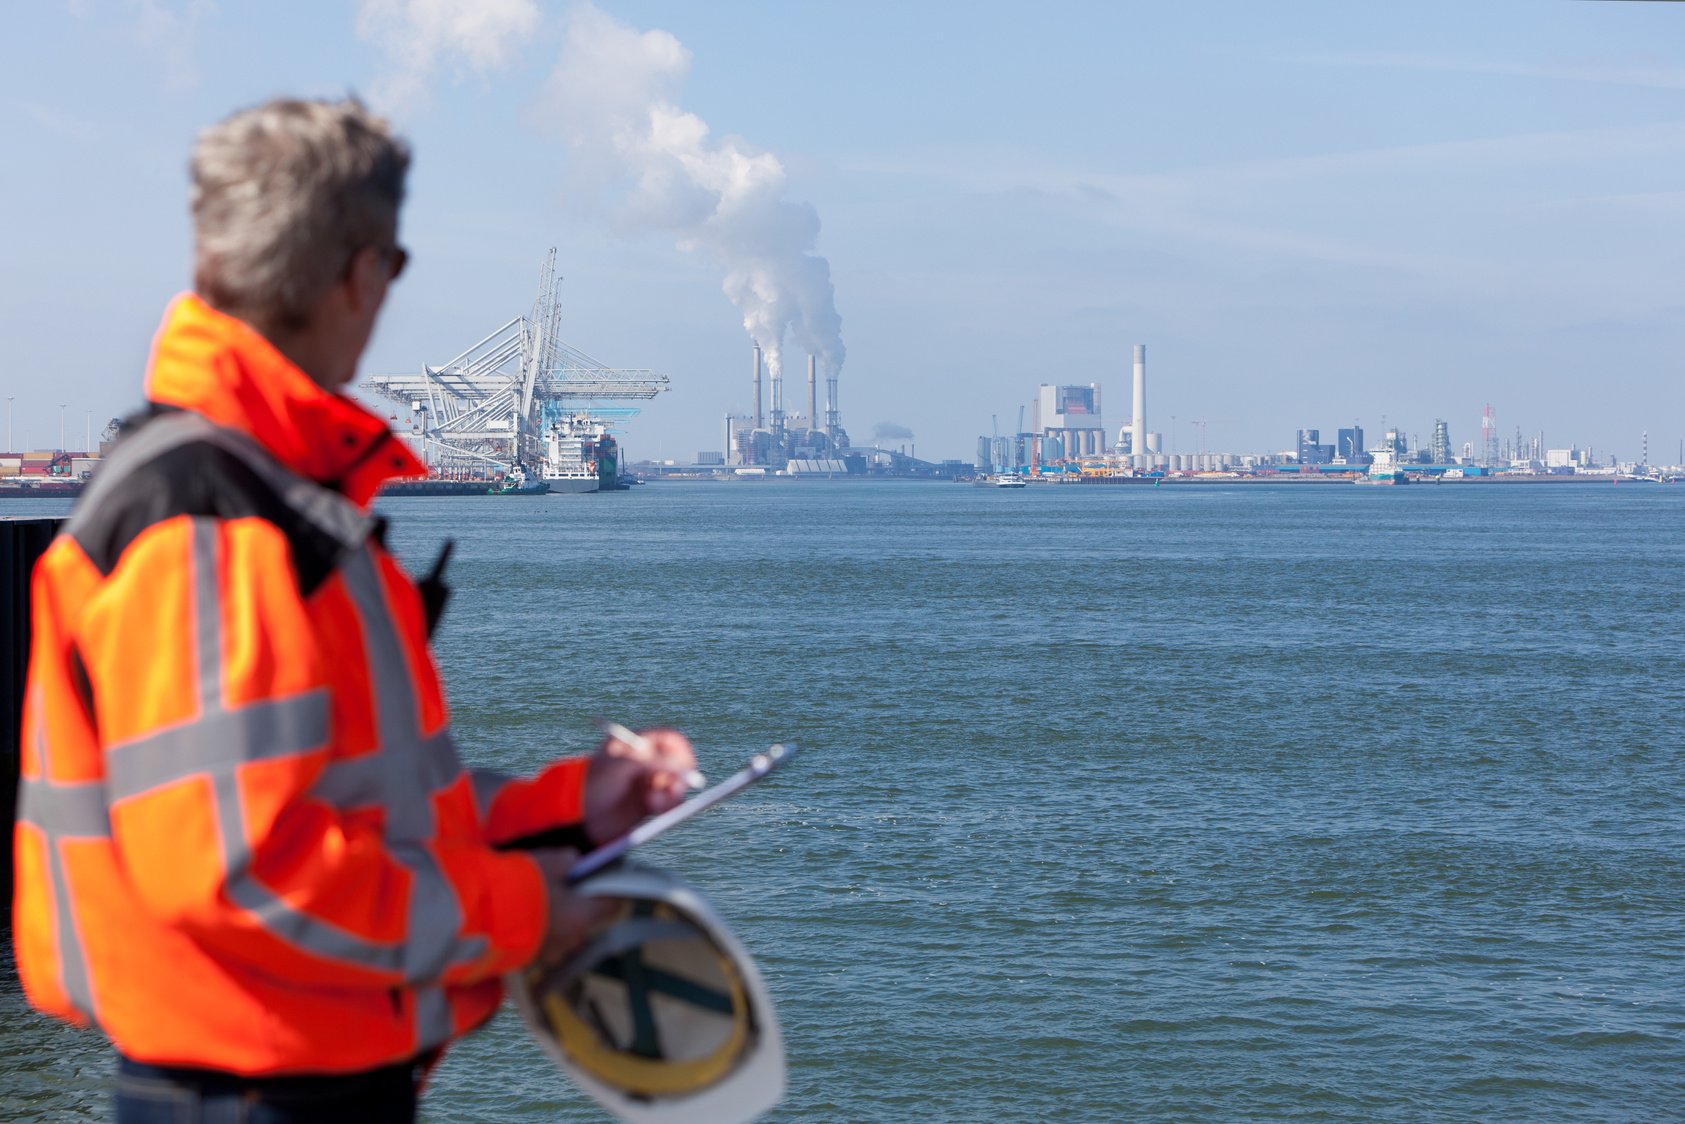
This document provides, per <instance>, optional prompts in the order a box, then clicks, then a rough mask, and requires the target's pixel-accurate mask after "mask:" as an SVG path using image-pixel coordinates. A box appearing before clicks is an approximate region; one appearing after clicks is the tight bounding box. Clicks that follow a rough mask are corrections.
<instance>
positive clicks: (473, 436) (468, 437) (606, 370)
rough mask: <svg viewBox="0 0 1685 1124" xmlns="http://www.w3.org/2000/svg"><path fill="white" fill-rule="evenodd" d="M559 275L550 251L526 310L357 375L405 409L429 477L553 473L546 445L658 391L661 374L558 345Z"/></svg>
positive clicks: (600, 424)
mask: <svg viewBox="0 0 1685 1124" xmlns="http://www.w3.org/2000/svg"><path fill="white" fill-rule="evenodd" d="M561 281H562V279H561V276H560V275H559V274H558V273H557V272H556V251H555V249H554V248H552V249H551V250H550V252H549V255H548V256H547V257H546V259H545V262H544V266H543V269H542V271H541V273H540V277H539V286H538V296H537V298H536V299H535V300H534V301H533V307H532V312H531V314H530V315H527V316H517V317H515V318H514V319H513V320H510V321H508V322H507V323H505V324H503V325H502V326H501V327H499V328H497V329H496V330H495V331H493V332H492V333H491V334H489V335H487V336H486V337H484V338H483V339H481V340H480V341H479V342H477V343H475V344H473V345H472V346H470V347H468V348H466V349H465V350H463V351H462V352H461V353H460V354H458V355H456V356H455V357H453V358H451V359H449V360H447V361H446V362H444V363H440V364H438V365H432V364H423V365H422V367H421V369H420V370H418V371H416V372H414V373H410V374H389V375H372V376H368V377H366V378H365V379H364V380H363V382H362V384H361V385H362V387H363V389H365V390H368V391H370V392H372V393H374V394H376V395H379V396H380V397H382V398H385V399H386V400H388V401H389V402H392V403H394V404H395V405H397V406H400V407H402V408H403V409H405V410H407V411H408V414H409V434H408V436H409V439H410V440H411V442H412V443H413V444H414V445H415V447H416V451H417V453H418V455H420V457H421V459H422V460H423V461H425V462H426V464H427V467H428V471H429V472H430V473H431V474H432V475H433V476H435V477H438V478H441V479H450V480H458V479H487V480H490V479H494V478H500V477H502V476H504V475H505V474H509V473H514V472H517V471H519V472H524V473H529V474H534V475H537V474H543V473H546V471H548V472H551V473H554V472H556V471H557V468H556V466H555V465H552V464H549V461H550V460H551V459H552V450H554V449H556V448H558V447H566V446H567V444H568V442H569V440H570V439H572V438H573V437H575V436H577V433H576V431H585V430H590V431H593V432H595V431H600V432H601V434H606V432H607V425H606V423H607V421H608V420H610V419H618V418H625V417H630V416H632V415H634V414H636V413H637V412H638V410H637V408H636V407H627V406H623V405H605V403H611V402H615V403H618V402H627V401H641V400H648V399H651V398H654V397H655V396H656V395H657V394H660V393H661V392H663V391H665V390H667V389H668V380H667V376H666V375H663V374H658V373H656V372H654V371H649V370H632V369H626V368H616V367H609V366H607V365H606V364H603V363H599V362H598V361H597V360H595V359H593V358H591V357H590V356H589V355H586V354H585V353H584V352H582V351H579V350H578V349H577V348H574V347H571V346H569V345H568V344H567V343H565V342H563V340H562V338H561V300H560V289H561ZM400 435H401V436H402V435H403V434H402V431H401V430H400ZM557 490H561V489H557Z"/></svg>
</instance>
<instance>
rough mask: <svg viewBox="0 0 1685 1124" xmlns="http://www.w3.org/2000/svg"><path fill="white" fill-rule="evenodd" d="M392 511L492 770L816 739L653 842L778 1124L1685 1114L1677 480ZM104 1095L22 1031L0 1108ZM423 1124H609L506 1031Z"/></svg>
mask: <svg viewBox="0 0 1685 1124" xmlns="http://www.w3.org/2000/svg"><path fill="white" fill-rule="evenodd" d="M384 507H385V509H386V511H387V513H388V514H390V515H391V516H393V518H394V521H395V522H394V534H393V540H392V541H393V543H394V545H395V546H396V547H397V549H398V550H399V552H400V553H401V554H402V555H403V556H404V557H405V558H406V559H407V560H408V561H409V562H410V563H411V564H412V567H414V568H420V567H421V566H422V565H424V564H425V563H426V562H427V561H428V560H430V558H431V555H432V553H433V551H434V550H435V549H436V548H437V546H438V544H439V543H440V541H441V540H442V539H443V538H444V537H445V536H447V535H452V536H455V537H457V539H458V540H459V544H458V551H457V556H456V558H457V560H456V562H455V563H454V564H453V567H452V573H451V576H452V578H453V579H454V581H455V583H456V595H455V597H454V599H453V601H452V603H451V606H450V609H449V611H448V613H447V616H446V619H445V623H444V625H443V628H442V630H441V634H440V637H439V652H440V658H441V661H442V663H443V666H444V668H445V671H446V676H447V679H448V681H449V684H450V692H451V698H452V703H453V706H454V710H455V721H456V730H457V734H458V740H459V741H460V742H461V743H462V745H463V747H464V749H465V751H466V755H467V756H469V757H470V758H471V759H473V760H476V761H479V762H484V763H491V764H498V765H502V766H505V767H510V768H518V769H526V768H533V767H536V766H537V765H539V764H540V763H541V762H542V761H544V760H546V759H547V758H549V757H550V756H552V755H554V754H557V753H562V752H569V751H573V750H577V749H581V748H583V747H585V746H586V745H587V744H588V742H589V740H590V731H589V718H590V716H591V715H595V714H607V715H611V716H613V717H616V718H619V719H621V720H622V721H625V722H627V723H629V724H645V723H655V722H673V723H676V724H679V725H682V726H683V727H685V728H686V729H687V730H689V731H690V732H691V733H692V734H693V736H694V737H695V739H696V741H697V743H698V745H699V747H700V754H701V757H702V759H703V762H702V763H703V766H704V768H705V769H706V770H707V771H708V772H709V773H710V774H712V775H715V776H723V775H725V774H727V773H729V772H730V771H732V770H733V769H734V768H735V767H736V766H737V765H738V764H739V763H740V762H741V761H742V760H743V759H744V758H745V757H746V756H747V755H748V754H749V753H750V752H752V751H753V750H756V749H758V748H760V747H762V746H763V745H764V744H766V743H768V742H771V741H774V740H780V739H793V740H796V741H799V742H801V743H802V744H803V746H804V756H803V757H801V758H799V759H798V760H797V761H796V762H794V763H792V764H791V765H790V766H789V768H788V770H787V771H786V772H784V773H782V774H781V775H779V776H777V777H776V778H775V779H773V780H771V781H768V782H767V783H766V784H764V785H763V786H761V787H759V788H757V789H755V790H752V791H751V792H750V793H749V794H747V795H745V796H744V797H742V798H740V799H739V800H738V801H736V802H734V803H732V804H728V805H727V806H725V807H723V808H721V809H719V810H717V811H715V812H713V813H710V814H709V815H708V816H707V817H705V818H704V819H703V820H702V821H700V822H698V823H697V824H694V825H692V826H689V827H686V828H684V829H683V830H682V831H680V832H677V833H675V834H674V835H672V836H669V837H668V838H667V839H665V840H663V841H661V842H659V843H658V844H656V845H655V846H653V847H652V848H651V849H650V850H649V853H648V855H647V856H646V857H647V858H649V859H651V860H653V861H656V862H658V863H660V864H662V865H665V866H667V867H669V868H670V869H672V870H674V871H675V872H678V873H680V874H681V875H683V876H684V877H686V878H688V879H689V880H691V881H692V882H694V883H695V884H696V885H697V886H698V887H700V888H701V889H703V891H704V892H705V893H707V894H708V895H709V896H710V897H711V898H712V899H713V901H714V902H715V903H716V905H717V906H718V907H719V908H720V909H721V911H722V912H723V913H724V914H725V916H726V917H727V918H729V919H730V921H731V922H732V924H733V926H734V927H735V929H736V930H737V932H738V934H739V936H740V937H741V938H742V939H743V940H744V942H745V943H746V944H747V945H748V946H749V948H750V949H751V950H752V951H753V952H754V953H755V955H756V956H757V958H758V961H759V963H760V966H761V968H762V971H763V972H764V974H765V975H766V977H767V980H768V982H769V984H770V986H771V988H772V990H773V992H774V994H775V996H776V998H777V1001H778V1004H779V1010H780V1014H781V1017H782V1019H783V1023H784V1028H785V1034H786V1037H787V1039H788V1043H789V1063H790V1092H789V1097H788V1100H787V1101H786V1103H785V1106H784V1107H783V1108H782V1109H781V1110H780V1111H779V1112H778V1113H777V1114H776V1118H777V1119H781V1120H791V1121H794V1120H806V1121H815V1120H847V1121H903V1120H909V1119H919V1120H939V1121H977V1120H983V1119H991V1118H992V1119H997V1120H1062V1121H1063V1120H1095V1121H1110V1120H1144V1121H1174V1120H1195V1119H1200V1120H1204V1119H1218V1120H1242V1119H1244V1120H1270V1119H1276V1120H1287V1119H1290V1120H1318V1119H1322V1120H1400V1121H1404V1120H1433V1121H1446V1120H1466V1121H1489V1120H1541V1121H1544V1120H1550V1121H1555V1120H1582V1121H1598V1120H1608V1121H1617V1120H1620V1121H1625V1120H1658V1119H1681V1118H1685V1039H1682V1033H1685V916H1682V915H1685V734H1682V730H1685V657H1682V649H1681V637H1682V635H1685V605H1682V604H1681V596H1680V590H1681V588H1682V585H1685V582H1682V568H1685V488H1674V487H1658V486H1631V487H1627V486H1621V487H1601V486H1598V487H1593V486H1572V487H1489V486H1488V487H1481V486H1460V487H1439V488H1431V487H1416V488H1407V489H1363V488H1340V487H1317V488H1295V487H1256V486H1227V487H1225V486H1210V487H1186V488H1159V489H1127V488H1126V489H1097V488H1031V489H1028V490H1026V491H1023V492H1016V493H1011V492H998V491H991V490H983V489H975V488H968V487H963V486H957V485H916V484H907V485H884V484H880V485H867V484H847V483H836V484H825V485H819V484H815V485H791V486H782V485H777V484H771V483H760V484H738V485H712V484H694V485H686V484H661V485H654V486H651V487H648V488H645V489H642V490H639V491H636V492H633V493H630V494H620V495H603V496H592V497H548V498H545V497H540V498H534V499H485V500H479V499H474V500H453V499H438V500H422V499H416V500H405V501H393V502H388V503H386V504H385V505H384ZM17 513H21V509H19V510H18V512H17ZM106 1064H107V1057H106V1054H105V1052H104V1051H103V1050H102V1049H101V1048H100V1047H99V1046H98V1044H97V1041H95V1040H92V1039H90V1038H89V1037H87V1036H79V1035H75V1034H72V1033H70V1032H66V1031H62V1030H58V1029H55V1028H52V1027H49V1026H48V1025H47V1024H45V1023H44V1022H42V1021H40V1020H37V1019H34V1018H31V1017H28V1016H26V1015H25V1014H23V1013H22V1009H21V1004H20V1002H19V1000H18V999H17V997H16V995H15V993H12V992H8V993H7V994H5V995H4V996H0V1106H3V1108H4V1112H3V1113H0V1115H4V1116H5V1117H7V1118H10V1119H27V1118H31V1117H34V1118H40V1119H52V1120H64V1119H77V1118H87V1119H91V1118H96V1117H97V1116H98V1115H99V1114H100V1113H102V1112H103V1111H104V1110H103V1102H102V1100H101V1094H100V1091H99V1088H98V1083H99V1080H100V1077H101V1076H102V1074H103V1071H104V1068H105V1066H106ZM425 1118H426V1119H428V1120H432V1121H479V1120H511V1121H524V1120H530V1121H539V1120H557V1119H561V1120H579V1121H589V1120H596V1119H601V1116H600V1114H599V1113H598V1112H597V1111H596V1109H595V1108H594V1107H593V1106H592V1105H591V1104H590V1103H589V1102H587V1101H585V1100H584V1099H583V1098H582V1097H581V1096H580V1095H578V1094H576V1093H575V1092H573V1091H572V1090H571V1089H570V1088H568V1087H567V1086H566V1085H565V1084H564V1083H563V1081H562V1080H561V1078H560V1077H559V1076H558V1075H557V1074H556V1073H555V1071H554V1070H552V1069H550V1068H549V1067H548V1066H547V1064H546V1063H545V1062H543V1061H542V1060H541V1059H540V1055H539V1054H538V1052H537V1050H536V1048H534V1047H533V1046H531V1045H530V1044H529V1043H528V1042H527V1041H526V1040H525V1038H524V1036H523V1034H522V1032H521V1031H520V1029H519V1027H518V1026H516V1025H515V1024H514V1022H513V1020H512V1019H511V1018H509V1017H507V1016H505V1017H503V1018H501V1019H500V1020H499V1021H498V1022H497V1023H496V1024H494V1025H493V1026H492V1027H491V1028H490V1029H488V1030H487V1031H485V1032H482V1033H481V1034H480V1035H478V1036H476V1037H475V1038H473V1039H471V1040H469V1041H467V1042H466V1043H463V1044H462V1045H460V1046H459V1047H458V1048H456V1049H455V1050H454V1051H453V1052H452V1053H451V1054H450V1055H449V1056H448V1058H447V1059H446V1061H445V1063H444V1065H443V1066H442V1067H441V1069H440V1070H439V1072H438V1075H437V1078H436V1082H435V1086H434V1088H433V1090H432V1092H431V1094H430V1096H429V1098H428V1101H427V1105H426V1109H425Z"/></svg>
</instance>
